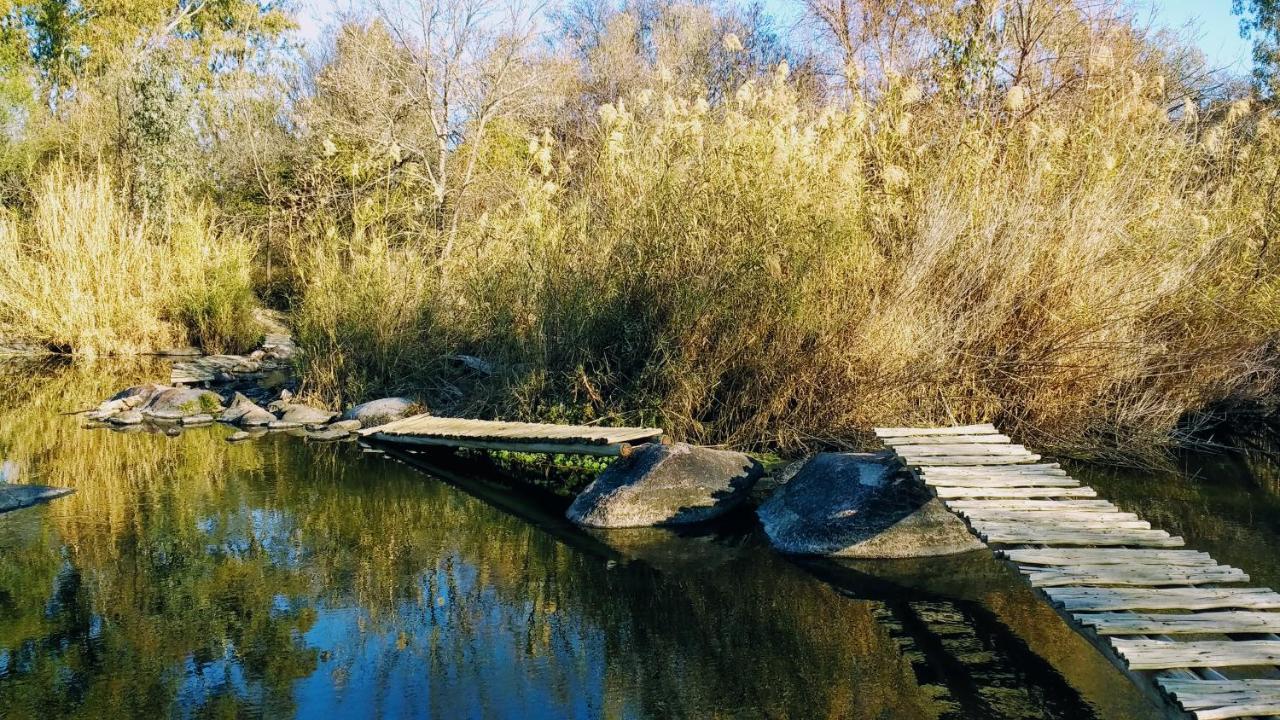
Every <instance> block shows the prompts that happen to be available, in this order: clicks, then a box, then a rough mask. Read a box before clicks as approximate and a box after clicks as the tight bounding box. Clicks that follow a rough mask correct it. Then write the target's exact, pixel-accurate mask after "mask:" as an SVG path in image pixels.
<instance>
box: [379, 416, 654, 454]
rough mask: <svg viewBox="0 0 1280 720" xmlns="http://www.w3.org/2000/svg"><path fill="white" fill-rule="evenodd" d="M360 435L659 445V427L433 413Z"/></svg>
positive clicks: (517, 448) (552, 449)
mask: <svg viewBox="0 0 1280 720" xmlns="http://www.w3.org/2000/svg"><path fill="white" fill-rule="evenodd" d="M360 434H361V435H363V436H366V437H371V438H372V439H374V440H382V441H384V442H389V443H395V444H402V445H427V446H435V447H453V448H474V449H478V450H506V451H511V452H528V453H553V454H565V455H599V456H605V457H608V456H622V455H629V454H630V453H631V450H632V449H633V448H635V447H637V446H639V445H642V444H644V443H650V442H661V441H662V430H661V429H659V428H643V427H596V426H591V425H552V424H548V423H522V422H500V421H496V420H467V419H462V418H447V417H435V416H433V415H414V416H413V417H408V418H405V419H403V420H396V421H394V422H391V423H388V424H386V425H379V426H378V427H373V428H368V429H366V430H362V431H361V432H360Z"/></svg>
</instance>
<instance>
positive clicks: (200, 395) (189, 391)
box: [142, 387, 223, 420]
mask: <svg viewBox="0 0 1280 720" xmlns="http://www.w3.org/2000/svg"><path fill="white" fill-rule="evenodd" d="M222 409H223V408H222V398H221V397H219V396H218V394H217V393H215V392H212V391H209V390H201V389H199V388H184V387H177V388H168V389H166V390H162V391H160V392H158V393H156V395H155V396H154V397H152V398H151V400H150V401H148V402H147V404H146V405H144V406H142V414H143V415H144V416H146V417H147V418H150V419H155V420H181V419H182V418H185V417H191V416H193V415H216V414H218V413H221V412H222Z"/></svg>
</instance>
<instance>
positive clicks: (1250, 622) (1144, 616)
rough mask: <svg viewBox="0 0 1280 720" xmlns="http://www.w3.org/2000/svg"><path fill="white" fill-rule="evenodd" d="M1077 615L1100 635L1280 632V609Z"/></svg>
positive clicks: (1076, 616) (1076, 617) (1078, 618)
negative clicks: (1278, 611) (1269, 610)
mask: <svg viewBox="0 0 1280 720" xmlns="http://www.w3.org/2000/svg"><path fill="white" fill-rule="evenodd" d="M1074 617H1075V619H1076V620H1077V621H1079V622H1081V623H1083V624H1085V625H1088V626H1090V627H1092V628H1093V629H1094V631H1096V632H1097V633H1098V634H1099V635H1180V634H1187V633H1191V634H1212V633H1274V632H1280V613H1271V612H1250V611H1247V610H1228V611H1223V612H1204V613H1190V614H1172V613H1134V612H1106V613H1077V614H1076V615H1075V616H1074Z"/></svg>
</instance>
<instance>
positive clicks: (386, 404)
mask: <svg viewBox="0 0 1280 720" xmlns="http://www.w3.org/2000/svg"><path fill="white" fill-rule="evenodd" d="M419 407H420V406H419V405H418V404H417V403H415V402H414V401H412V400H410V399H408V398H402V397H388V398H380V399H378V400H370V401H369V402H364V403H360V404H359V405H356V406H354V407H352V408H351V409H350V410H347V411H346V412H344V413H342V419H343V420H358V421H359V422H360V425H361V426H362V427H367V428H369V427H376V426H378V425H386V424H387V423H389V422H393V421H395V420H400V419H402V418H406V417H409V416H410V415H413V414H414V413H416V412H418V409H419Z"/></svg>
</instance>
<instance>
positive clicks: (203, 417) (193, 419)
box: [182, 413, 213, 425]
mask: <svg viewBox="0 0 1280 720" xmlns="http://www.w3.org/2000/svg"><path fill="white" fill-rule="evenodd" d="M212 423H213V416H212V415H210V414H208V413H203V414H200V415H188V416H186V417H184V418H182V424H183V425H211V424H212Z"/></svg>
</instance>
